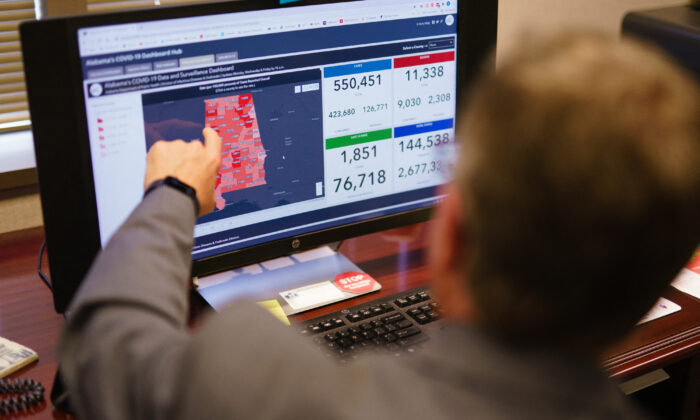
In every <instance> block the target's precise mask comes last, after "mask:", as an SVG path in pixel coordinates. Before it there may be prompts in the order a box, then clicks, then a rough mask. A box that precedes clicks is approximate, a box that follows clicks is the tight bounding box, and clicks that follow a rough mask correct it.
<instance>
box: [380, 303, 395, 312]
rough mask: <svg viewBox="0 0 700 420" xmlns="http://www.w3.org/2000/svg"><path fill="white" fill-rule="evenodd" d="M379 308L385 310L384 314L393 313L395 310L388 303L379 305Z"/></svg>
mask: <svg viewBox="0 0 700 420" xmlns="http://www.w3.org/2000/svg"><path fill="white" fill-rule="evenodd" d="M379 306H380V307H381V308H382V310H383V311H384V312H391V311H393V310H394V307H393V306H391V305H389V304H388V303H382V304H381V305H379Z"/></svg>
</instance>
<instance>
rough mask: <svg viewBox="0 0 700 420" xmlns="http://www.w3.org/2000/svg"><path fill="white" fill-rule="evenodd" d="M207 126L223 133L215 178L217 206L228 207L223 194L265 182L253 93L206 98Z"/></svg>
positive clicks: (221, 134)
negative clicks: (218, 167) (218, 165)
mask: <svg viewBox="0 0 700 420" xmlns="http://www.w3.org/2000/svg"><path fill="white" fill-rule="evenodd" d="M204 103H205V113H206V126H207V127H211V128H213V129H214V130H216V132H217V133H219V136H221V142H222V150H221V169H220V170H219V175H218V176H217V179H216V188H215V192H216V208H217V209H219V210H221V209H223V208H224V207H225V206H226V200H225V199H224V197H223V195H222V194H223V193H226V192H230V191H236V190H242V189H244V188H251V187H257V186H259V185H265V184H266V181H265V157H266V156H267V155H266V154H265V148H264V147H263V144H262V141H261V140H260V128H259V127H258V119H257V118H256V115H255V105H254V104H253V95H251V94H246V95H235V96H227V97H222V98H214V99H206V100H205V101H204Z"/></svg>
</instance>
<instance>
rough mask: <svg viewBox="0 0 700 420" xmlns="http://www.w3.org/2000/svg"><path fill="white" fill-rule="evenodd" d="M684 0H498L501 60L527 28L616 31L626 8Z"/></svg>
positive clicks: (647, 7)
mask: <svg viewBox="0 0 700 420" xmlns="http://www.w3.org/2000/svg"><path fill="white" fill-rule="evenodd" d="M686 3H688V1H687V0H499V11H498V47H497V48H498V51H497V58H498V60H501V59H502V58H503V57H504V56H505V55H506V54H507V53H508V51H509V49H511V48H512V47H513V45H514V44H515V42H516V41H517V39H518V37H519V36H521V35H523V34H525V33H530V32H533V31H534V32H537V33H539V32H553V31H557V30H564V29H575V28H587V29H595V30H598V31H603V32H606V33H609V34H613V35H614V34H619V33H620V25H621V24H622V18H623V16H624V15H625V13H627V12H628V11H631V10H640V9H653V8H657V7H665V6H674V5H679V4H686Z"/></svg>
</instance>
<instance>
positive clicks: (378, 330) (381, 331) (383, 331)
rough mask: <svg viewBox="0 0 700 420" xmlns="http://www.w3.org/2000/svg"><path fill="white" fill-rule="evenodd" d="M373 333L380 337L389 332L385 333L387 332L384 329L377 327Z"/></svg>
mask: <svg viewBox="0 0 700 420" xmlns="http://www.w3.org/2000/svg"><path fill="white" fill-rule="evenodd" d="M374 332H375V333H377V334H379V335H381V334H386V333H388V332H389V331H387V330H386V329H385V328H383V327H377V328H375V329H374Z"/></svg>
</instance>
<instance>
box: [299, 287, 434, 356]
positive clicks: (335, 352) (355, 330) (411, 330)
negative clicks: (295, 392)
mask: <svg viewBox="0 0 700 420" xmlns="http://www.w3.org/2000/svg"><path fill="white" fill-rule="evenodd" d="M429 293H430V292H429V289H428V287H426V286H423V287H418V288H416V289H412V290H408V291H406V292H402V293H398V294H396V295H393V296H387V297H384V298H380V299H377V300H374V301H372V302H369V303H364V304H361V305H357V306H354V307H352V308H347V309H343V310H342V311H338V312H334V313H331V314H329V315H324V316H321V317H318V318H314V319H310V320H307V321H303V322H300V323H298V324H296V327H297V328H298V329H299V332H300V334H303V335H306V336H309V338H310V339H312V340H313V341H314V343H316V344H317V345H318V346H319V347H320V348H321V349H322V351H323V352H324V353H325V354H326V355H327V356H329V357H337V358H339V359H340V361H341V362H343V363H344V362H347V361H348V360H352V359H355V358H357V357H358V356H359V355H360V354H362V353H366V352H368V351H374V352H385V353H386V352H388V353H390V354H393V355H395V356H400V355H402V354H406V353H413V352H415V351H417V350H418V349H420V347H421V346H422V344H423V343H425V342H426V341H427V340H429V339H430V337H431V336H432V335H433V334H434V333H435V332H436V331H437V329H439V328H440V327H439V325H440V323H439V322H436V321H438V320H439V319H440V317H441V316H440V307H439V306H438V304H437V302H435V301H434V300H433V299H432V297H431V296H430V294H429Z"/></svg>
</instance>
